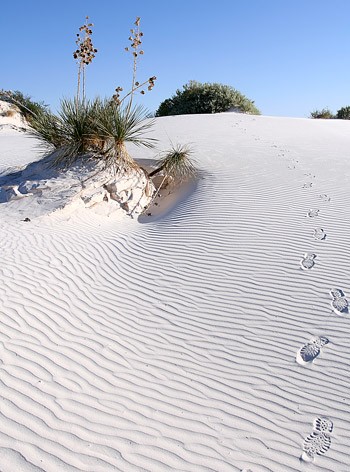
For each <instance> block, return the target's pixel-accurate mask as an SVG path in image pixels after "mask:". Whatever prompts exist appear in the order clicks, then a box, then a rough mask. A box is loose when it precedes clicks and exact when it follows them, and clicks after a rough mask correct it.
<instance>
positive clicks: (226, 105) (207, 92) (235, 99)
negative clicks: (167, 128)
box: [156, 80, 260, 116]
mask: <svg viewBox="0 0 350 472" xmlns="http://www.w3.org/2000/svg"><path fill="white" fill-rule="evenodd" d="M232 108H233V109H235V110H236V111H240V112H244V113H249V114H252V115H260V112H259V110H258V109H257V108H256V107H255V105H254V101H252V100H249V99H248V98H247V97H245V96H244V95H242V94H241V93H240V92H239V91H238V90H235V89H234V88H233V87H231V86H229V85H222V84H218V83H213V84H212V83H205V84H202V83H200V82H196V81H195V80H191V81H190V82H188V83H187V84H186V85H184V86H183V87H182V90H180V89H178V90H176V92H175V94H174V95H173V96H172V97H170V98H168V99H166V100H164V101H163V102H162V103H161V104H160V105H159V108H158V110H157V111H156V116H168V115H187V114H195V113H220V112H224V111H227V110H229V109H232Z"/></svg>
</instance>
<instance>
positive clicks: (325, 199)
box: [320, 193, 331, 202]
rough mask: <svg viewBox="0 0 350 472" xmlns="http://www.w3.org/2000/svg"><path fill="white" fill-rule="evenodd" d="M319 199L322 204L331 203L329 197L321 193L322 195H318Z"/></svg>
mask: <svg viewBox="0 0 350 472" xmlns="http://www.w3.org/2000/svg"><path fill="white" fill-rule="evenodd" d="M320 199H321V200H322V201H323V202H330V201H331V197H329V196H328V195H326V194H325V193H323V194H322V195H320Z"/></svg>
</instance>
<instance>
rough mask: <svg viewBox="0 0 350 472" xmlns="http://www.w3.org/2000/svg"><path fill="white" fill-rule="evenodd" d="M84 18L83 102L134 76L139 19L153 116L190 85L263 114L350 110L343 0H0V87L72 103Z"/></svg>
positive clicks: (141, 73) (144, 99) (349, 16)
mask: <svg viewBox="0 0 350 472" xmlns="http://www.w3.org/2000/svg"><path fill="white" fill-rule="evenodd" d="M86 15H89V17H90V21H92V22H93V23H94V28H93V36H92V40H93V43H94V46H95V47H96V48H97V49H98V54H97V55H96V58H95V59H94V61H93V63H92V64H90V65H89V66H88V67H87V72H86V74H87V75H86V88H87V95H88V96H89V97H94V96H95V95H100V96H110V95H112V94H113V93H114V89H115V88H116V87H117V86H118V85H121V86H122V87H124V89H125V90H126V89H127V88H128V87H129V85H130V83H131V79H132V58H131V55H130V53H129V54H128V53H126V52H125V50H124V48H125V47H126V46H128V37H129V33H130V28H132V26H133V22H134V21H135V18H136V16H140V17H141V31H143V33H144V42H143V49H144V51H145V54H144V56H143V57H142V60H141V61H140V63H139V67H138V72H137V74H138V79H139V80H140V81H141V80H143V79H146V78H148V77H151V76H153V75H155V76H157V81H156V85H155V87H154V89H153V90H152V92H148V93H147V92H146V95H144V96H139V97H138V98H137V101H138V103H142V104H144V105H145V106H146V107H147V108H148V109H149V110H150V111H155V110H156V109H157V108H158V105H159V104H160V102H161V101H162V100H164V99H166V98H169V97H170V96H171V95H172V94H173V93H174V92H175V90H176V89H178V88H181V87H182V85H184V84H185V83H187V82H188V81H189V80H197V81H199V82H219V83H223V84H227V85H231V86H233V87H234V88H236V89H237V90H239V91H240V92H242V93H243V94H245V95H246V96H247V97H248V98H250V99H252V100H255V104H256V106H257V107H258V108H259V109H260V110H261V112H262V113H263V114H264V115H276V116H295V117H307V116H309V114H310V112H311V111H312V110H313V109H315V108H318V109H320V108H323V107H329V108H330V109H331V110H332V111H334V112H335V111H337V110H338V109H339V108H341V107H342V106H347V105H350V0H216V1H215V0H210V1H209V0H187V1H186V0H177V1H176V0H171V1H169V0H168V1H167V0H153V1H143V0H133V1H119V0H113V1H110V0H95V1H90V0H84V1H81V0H71V1H67V0H54V1H52V2H49V1H48V0H31V1H28V0H25V1H24V0H17V1H13V2H2V5H1V17H0V35H1V44H2V48H1V49H2V50H1V83H0V89H1V88H4V89H12V90H21V91H22V92H24V93H25V94H28V95H31V96H32V97H33V99H35V100H38V101H40V100H43V101H45V102H46V103H48V104H49V105H50V106H51V108H52V109H54V110H55V109H56V107H57V106H58V105H59V100H60V98H61V97H63V96H65V97H69V96H74V94H75V90H76V83H77V71H78V67H77V65H76V63H75V61H74V59H73V56H72V53H73V51H74V49H75V36H76V33H77V32H78V28H79V26H80V25H82V24H83V22H84V19H85V16H86Z"/></svg>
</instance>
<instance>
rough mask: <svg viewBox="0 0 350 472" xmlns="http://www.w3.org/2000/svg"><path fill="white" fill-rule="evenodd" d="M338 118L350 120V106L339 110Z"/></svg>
mask: <svg viewBox="0 0 350 472" xmlns="http://www.w3.org/2000/svg"><path fill="white" fill-rule="evenodd" d="M337 118H339V119H341V120H350V107H342V108H341V109H340V110H338V111H337Z"/></svg>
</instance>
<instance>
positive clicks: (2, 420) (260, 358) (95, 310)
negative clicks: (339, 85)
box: [0, 113, 350, 472]
mask: <svg viewBox="0 0 350 472" xmlns="http://www.w3.org/2000/svg"><path fill="white" fill-rule="evenodd" d="M12 133H13V132H12V131H6V130H3V131H2V132H1V133H0V153H1V154H0V172H1V170H4V169H6V168H7V167H11V166H12V167H14V166H22V165H24V164H25V163H27V162H30V161H32V160H33V159H35V158H38V155H36V154H35V151H33V150H32V145H33V141H30V140H28V138H26V137H25V135H23V134H19V133H18V134H17V135H16V136H14V135H13V134H12ZM154 134H155V136H156V137H157V138H159V139H160V143H159V147H160V148H161V149H166V148H168V147H169V138H168V137H170V139H171V140H172V142H173V143H177V142H179V143H189V144H191V143H192V147H193V149H194V150H195V157H196V159H197V160H198V161H199V167H200V179H199V181H198V182H197V185H196V187H195V188H194V189H192V193H190V192H188V193H187V194H186V197H184V198H182V199H181V195H180V196H179V200H178V201H177V203H176V204H174V206H173V207H172V208H169V209H168V211H167V212H166V211H164V212H163V213H161V212H160V213H159V214H158V215H157V216H153V215H152V216H150V217H147V216H143V217H142V218H140V219H139V220H138V219H137V218H134V219H131V218H128V217H127V216H123V217H122V218H118V219H116V218H114V217H113V215H112V216H111V217H108V216H106V215H100V214H96V213H95V212H92V211H90V210H87V209H84V211H80V210H77V211H73V210H72V211H71V212H70V213H69V217H67V215H63V214H62V213H60V212H56V213H53V214H51V215H50V216H47V215H45V214H43V213H42V212H40V211H37V207H40V205H45V201H43V202H41V203H39V202H38V201H37V200H36V203H37V206H35V205H29V204H28V203H27V202H29V201H30V200H29V199H28V198H21V199H19V200H13V201H10V202H7V203H2V204H0V236H1V239H0V241H1V255H2V257H1V265H0V282H1V283H0V301H1V315H0V322H1V326H0V470H1V471H2V472H10V471H11V472H12V471H13V470H21V471H61V470H62V471H63V470H65V471H69V472H71V471H90V472H106V471H126V472H130V471H131V472H133V471H152V472H155V471H162V472H163V471H170V470H173V471H187V472H188V471H193V472H198V471H203V472H204V471H205V472H208V471H213V472H219V471H220V472H226V471H230V472H231V471H243V470H244V471H252V472H266V471H273V472H282V471H283V472H296V471H309V470H317V471H322V472H346V471H348V470H349V463H350V445H349V437H350V412H349V403H350V392H349V383H350V371H349V368H348V366H349V362H350V348H349V341H348V340H349V335H350V315H349V314H348V313H343V312H342V313H340V314H339V313H336V312H335V311H334V309H333V308H332V297H333V299H335V298H336V297H337V296H338V292H339V293H340V291H341V293H343V294H344V296H349V294H350V283H349V276H348V272H349V255H348V248H349V243H350V219H349V217H348V208H349V203H350V194H349V176H350V159H349V156H348V154H349V148H350V122H348V121H342V120H308V119H294V118H274V117H265V116H247V115H242V114H236V113H224V114H218V115H192V116H178V117H167V118H158V119H157V120H156V126H155V129H154ZM9 140H12V142H11V146H10V148H9V146H8V144H7V143H8V142H9ZM16 142H18V147H17V144H16ZM24 142H26V143H28V148H27V149H28V151H27V153H25V154H23V152H22V151H23V149H24V148H22V144H23V143H24ZM18 149H20V151H18ZM130 152H131V155H132V156H133V157H136V158H138V159H151V158H152V155H153V153H152V151H145V150H142V149H138V148H135V149H134V148H130ZM2 175H3V174H2ZM311 184H312V185H311ZM43 195H44V194H43ZM45 195H47V194H45ZM49 195H51V198H52V199H55V198H57V195H56V194H55V188H52V193H51V194H50V193H49ZM43 198H44V196H43ZM45 198H48V197H45ZM158 203H159V205H158V206H157V209H158V207H159V208H161V206H162V200H161V199H159V202H158ZM310 210H312V213H309V211H310ZM317 210H318V211H317ZM36 215H37V216H36ZM25 217H28V218H29V219H30V221H29V222H25V221H21V220H23V219H25ZM320 233H322V234H321V236H322V237H321V236H320V237H318V236H319V235H320ZM325 236H326V237H325ZM305 254H313V255H315V257H316V258H317V259H315V260H316V262H315V264H314V265H312V267H310V268H309V269H308V270H302V268H301V266H300V261H301V258H302V257H303V255H305ZM335 289H337V291H336V292H335V291H334V290H335ZM332 290H333V291H332ZM331 291H332V292H331ZM332 294H333V295H332ZM340 296H341V295H339V297H340ZM339 297H338V298H339ZM333 301H334V300H333ZM318 339H320V340H321V341H322V339H327V341H328V342H327V345H325V342H319V343H318V344H317V340H318ZM315 340H316V341H315ZM310 343H316V344H317V345H316V348H317V349H316V350H315V355H313V354H312V353H311V354H310V353H309V351H308V352H307V353H305V349H306V348H304V350H303V351H302V352H303V353H304V358H303V362H301V363H298V362H297V361H296V358H297V355H298V353H300V352H301V349H302V348H303V346H308V345H309V344H310ZM309 350H310V349H309ZM320 425H326V426H322V427H321V426H320ZM327 425H331V426H327ZM327 428H328V429H327ZM309 461H311V464H310V463H309ZM315 467H316V468H315Z"/></svg>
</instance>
